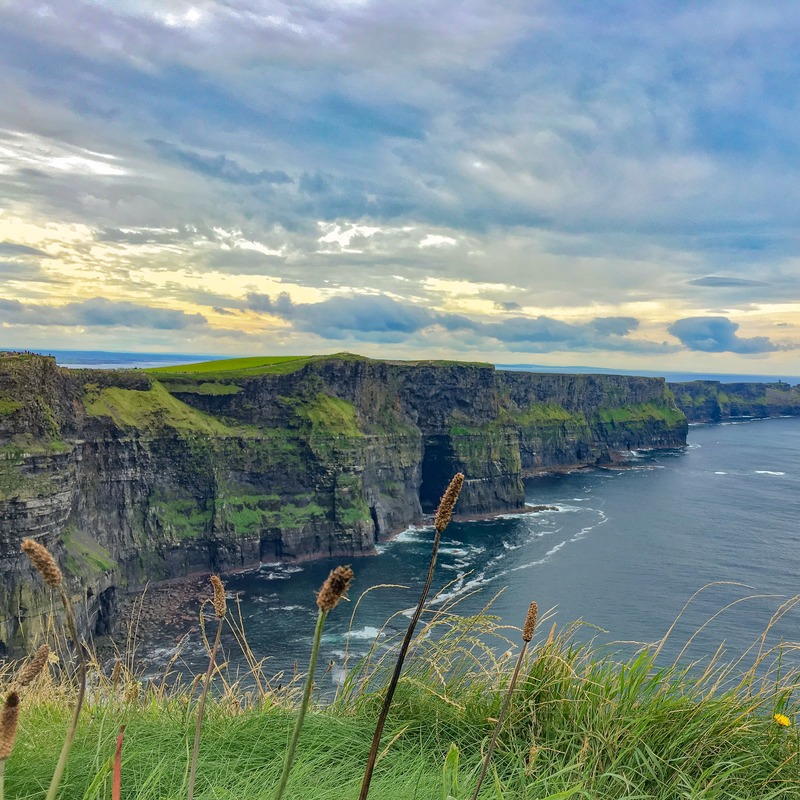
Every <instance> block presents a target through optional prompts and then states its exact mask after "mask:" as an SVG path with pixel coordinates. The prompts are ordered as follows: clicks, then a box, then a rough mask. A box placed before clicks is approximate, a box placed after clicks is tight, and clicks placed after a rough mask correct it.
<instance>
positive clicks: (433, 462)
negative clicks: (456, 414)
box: [419, 436, 459, 514]
mask: <svg viewBox="0 0 800 800" xmlns="http://www.w3.org/2000/svg"><path fill="white" fill-rule="evenodd" d="M458 464H459V460H458V459H457V457H456V454H455V452H454V451H453V446H452V444H451V439H450V437H449V436H428V437H427V438H426V439H425V443H424V452H423V455H422V483H421V484H420V487H419V501H420V505H421V506H422V510H423V512H424V513H426V514H430V513H433V512H434V511H435V510H436V507H437V506H438V505H439V500H440V498H441V495H442V487H443V486H447V484H448V483H449V482H450V479H451V478H452V477H453V475H454V474H455V473H456V472H458Z"/></svg>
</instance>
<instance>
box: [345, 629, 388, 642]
mask: <svg viewBox="0 0 800 800" xmlns="http://www.w3.org/2000/svg"><path fill="white" fill-rule="evenodd" d="M379 636H386V634H385V633H384V632H383V631H382V630H381V629H380V628H374V627H373V626H372V625H365V626H364V627H363V628H359V630H357V631H350V633H349V634H348V638H350V639H369V640H370V641H371V640H372V639H377V638H378V637H379Z"/></svg>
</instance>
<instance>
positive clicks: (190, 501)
mask: <svg viewBox="0 0 800 800" xmlns="http://www.w3.org/2000/svg"><path fill="white" fill-rule="evenodd" d="M151 508H152V509H153V511H155V513H156V514H157V515H158V519H159V521H160V522H161V524H162V526H163V527H164V530H165V531H166V532H167V533H168V534H170V535H171V536H172V537H174V538H175V539H197V538H199V537H201V536H206V535H208V534H209V533H210V532H211V512H210V511H209V510H207V509H205V508H202V507H201V506H200V504H199V503H198V501H197V500H196V499H194V498H186V497H184V498H167V497H165V496H164V495H162V494H160V493H154V494H153V497H152V498H151Z"/></svg>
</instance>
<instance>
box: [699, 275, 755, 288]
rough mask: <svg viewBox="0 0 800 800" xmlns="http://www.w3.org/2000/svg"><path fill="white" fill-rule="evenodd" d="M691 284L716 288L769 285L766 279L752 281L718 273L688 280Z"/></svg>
mask: <svg viewBox="0 0 800 800" xmlns="http://www.w3.org/2000/svg"><path fill="white" fill-rule="evenodd" d="M687 283H688V284H689V285H690V286H710V287H712V288H715V289H725V288H731V289H734V288H739V287H744V288H746V287H748V286H769V284H768V283H767V282H766V281H752V280H749V279H747V278H723V277H721V276H716V275H706V276H705V277H704V278H695V279H694V280H691V281H687Z"/></svg>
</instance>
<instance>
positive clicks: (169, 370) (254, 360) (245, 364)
mask: <svg viewBox="0 0 800 800" xmlns="http://www.w3.org/2000/svg"><path fill="white" fill-rule="evenodd" d="M310 358H311V356H251V357H248V358H223V359H218V360H215V361H200V362H198V363H196V364H182V365H179V366H175V367H154V368H153V369H148V370H147V372H149V373H152V374H153V375H156V376H159V375H197V374H201V375H205V374H207V373H226V374H230V373H241V374H249V375H259V374H261V373H262V372H268V371H270V370H271V369H272V368H273V367H276V366H282V365H286V364H297V366H298V369H299V368H300V367H301V366H302V365H303V364H304V363H305V362H306V361H308V360H309V359H310Z"/></svg>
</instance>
